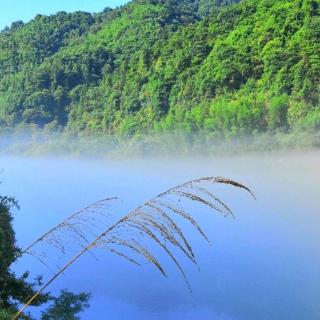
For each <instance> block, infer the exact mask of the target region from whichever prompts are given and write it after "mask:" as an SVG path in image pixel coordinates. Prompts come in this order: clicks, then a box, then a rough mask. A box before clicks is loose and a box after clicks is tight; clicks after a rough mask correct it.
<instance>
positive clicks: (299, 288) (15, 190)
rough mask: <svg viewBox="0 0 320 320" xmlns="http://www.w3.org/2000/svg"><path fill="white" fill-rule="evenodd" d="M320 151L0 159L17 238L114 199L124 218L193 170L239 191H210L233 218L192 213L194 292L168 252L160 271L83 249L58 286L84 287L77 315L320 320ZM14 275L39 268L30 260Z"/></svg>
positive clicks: (120, 319)
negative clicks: (87, 304) (239, 185)
mask: <svg viewBox="0 0 320 320" xmlns="http://www.w3.org/2000/svg"><path fill="white" fill-rule="evenodd" d="M319 162H320V153H319V152H304V153H302V152H301V153H293V152H292V153H270V154H269V155H264V156H262V155H258V154H257V155H250V156H249V155H247V156H234V157H219V158H198V159H195V158H194V159H191V158H179V159H171V160H164V159H148V160H146V159H145V160H117V161H115V160H114V161H111V160H110V161H103V160H54V159H43V158H42V159H35V158H7V157H2V158H0V168H3V169H4V172H3V173H2V174H1V176H0V180H2V182H3V183H2V184H1V186H0V188H1V189H0V193H1V194H3V195H4V194H9V195H14V196H15V197H16V198H17V199H18V200H19V203H20V205H21V210H20V211H19V212H16V213H15V224H14V226H15V230H16V235H17V238H18V241H19V245H20V246H25V245H27V244H29V243H30V242H31V241H32V240H33V239H35V238H36V237H37V236H39V235H40V234H41V233H43V232H44V231H46V230H47V229H48V228H50V227H51V226H53V225H54V224H56V223H57V222H59V221H61V220H62V219H63V218H65V217H67V216H68V215H69V214H70V213H72V212H74V211H75V210H77V209H79V208H82V207H84V206H86V205H87V204H89V203H92V202H94V201H96V200H98V199H101V198H105V197H109V196H119V197H120V198H122V199H123V201H124V202H123V203H124V209H123V211H121V212H118V211H117V212H115V213H114V214H115V215H117V216H119V217H120V216H121V215H123V214H124V213H125V211H127V210H129V209H132V208H134V207H135V206H136V205H138V204H139V203H141V202H142V201H144V200H146V199H148V198H150V197H152V196H154V195H156V194H158V193H159V192H161V191H163V190H166V189H167V188H169V187H171V186H173V185H176V184H178V183H181V182H184V181H185V180H189V179H191V178H197V177H202V176H221V175H222V176H227V177H230V178H233V179H236V180H239V181H240V182H243V183H245V184H246V185H248V186H249V187H250V188H251V189H252V190H253V191H254V192H255V194H256V196H257V201H254V200H252V198H250V197H249V196H248V195H247V194H246V193H244V192H241V191H239V190H232V189H230V188H217V189H216V190H217V192H218V195H220V196H221V197H222V198H223V199H224V200H226V201H227V202H228V203H229V204H230V205H231V207H232V208H233V209H234V211H235V213H236V216H237V218H236V220H233V219H229V218H223V217H221V216H219V215H218V214H212V213H210V212H207V211H208V210H205V209H201V210H196V211H193V214H194V216H195V217H197V218H198V219H199V220H200V223H201V224H202V226H203V227H204V229H205V231H206V232H207V234H208V236H209V238H210V240H211V241H212V242H213V245H212V246H211V247H210V246H208V245H207V244H206V243H205V242H204V241H202V240H201V239H200V237H196V236H195V234H194V233H192V232H191V231H190V232H189V229H188V227H187V226H183V227H184V228H187V229H186V230H187V231H186V232H187V234H188V235H190V236H191V238H192V245H193V247H194V250H195V252H196V255H197V258H198V261H199V264H200V272H199V271H198V269H197V268H195V267H194V266H192V265H190V264H188V263H185V267H186V271H187V274H188V277H189V279H190V281H191V285H192V289H193V293H192V294H191V293H190V292H189V291H188V290H187V287H186V286H185V284H184V282H183V280H182V279H181V277H180V276H179V274H178V272H177V270H176V269H175V268H174V266H172V265H171V263H169V261H168V260H165V261H164V265H165V267H166V269H167V270H168V272H169V278H168V279H165V278H163V277H162V276H161V275H160V274H159V273H158V272H157V271H156V270H154V269H153V268H152V267H150V266H148V265H143V266H142V267H135V266H132V265H130V264H129V263H127V262H126V261H122V260H121V259H119V258H117V257H113V256H110V255H109V254H108V253H105V252H95V256H96V259H95V258H93V257H91V256H89V255H88V256H86V257H84V258H83V259H82V260H80V261H78V263H77V264H75V265H73V267H72V268H70V269H69V271H68V272H66V273H65V275H63V276H62V278H60V280H58V281H57V282H55V283H54V284H53V285H52V287H51V290H53V292H55V291H57V290H60V289H62V288H68V289H69V290H73V291H76V292H79V291H89V292H91V293H92V295H93V296H92V300H91V308H90V309H88V310H87V311H86V312H85V314H84V315H83V319H84V320H89V319H105V318H110V319H113V320H125V319H130V320H141V319H148V320H160V319H166V320H186V319H188V320H193V319H194V320H199V319H201V320H270V319H272V320H283V319H290V320H301V319H306V320H308V319H310V320H313V319H320V304H319V292H320V269H319V262H320V250H319V246H320V232H319V227H320V212H319V192H320V187H319V179H320V171H319ZM30 261H31V262H30V263H28V264H25V263H22V261H21V262H20V264H17V265H16V266H15V268H16V270H17V272H22V271H23V270H25V269H29V270H31V271H32V274H34V275H35V274H37V273H44V274H45V276H48V275H47V274H46V271H45V270H44V269H43V267H42V266H41V265H40V264H39V263H37V261H35V260H30Z"/></svg>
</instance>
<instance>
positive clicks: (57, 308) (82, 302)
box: [41, 290, 90, 320]
mask: <svg viewBox="0 0 320 320" xmlns="http://www.w3.org/2000/svg"><path fill="white" fill-rule="evenodd" d="M89 298H90V295H89V294H87V293H80V294H78V295H77V294H74V293H72V292H69V291H66V290H62V291H61V294H60V296H59V297H57V298H53V299H52V300H53V302H54V303H53V305H52V306H50V307H49V308H48V309H47V310H46V311H45V312H43V313H42V317H41V320H79V319H80V318H79V317H77V316H76V315H77V314H78V313H80V312H82V311H84V309H85V308H88V307H89V304H88V300H89Z"/></svg>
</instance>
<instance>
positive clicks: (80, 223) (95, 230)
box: [18, 197, 119, 269]
mask: <svg viewBox="0 0 320 320" xmlns="http://www.w3.org/2000/svg"><path fill="white" fill-rule="evenodd" d="M118 200H119V199H118V198H116V197H112V198H106V199H102V200H99V201H97V202H94V203H92V204H90V205H89V206H87V207H85V208H83V209H81V210H79V211H77V212H75V213H73V214H71V215H70V216H69V217H67V218H66V219H65V220H64V221H62V222H61V223H59V224H57V225H56V226H54V227H53V228H51V229H50V230H49V231H48V232H46V233H45V234H43V235H42V236H40V237H39V238H38V239H36V240H35V241H33V242H32V243H31V244H30V245H29V246H28V247H26V248H25V249H23V250H21V251H20V252H19V256H18V258H19V257H22V256H23V255H25V254H28V255H31V256H33V257H35V258H36V259H37V260H38V261H40V262H41V263H42V264H44V265H45V266H46V267H48V268H49V269H51V268H50V266H49V263H48V262H46V259H50V257H48V255H47V251H48V250H47V249H48V248H47V245H50V246H52V247H53V248H55V249H56V251H57V252H55V256H56V257H58V255H59V253H60V254H62V255H65V254H66V251H67V249H68V248H70V243H73V244H77V245H79V246H80V247H81V248H84V247H85V246H86V245H87V244H88V243H90V242H91V241H92V239H94V238H96V237H97V236H98V235H99V234H100V233H101V232H102V231H103V229H104V228H106V227H107V224H106V223H107V220H108V218H109V217H110V216H111V213H110V212H109V211H108V209H109V208H110V207H111V206H112V205H113V204H114V202H115V201H118ZM41 245H45V247H42V246H41Z"/></svg>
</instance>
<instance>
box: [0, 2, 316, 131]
mask: <svg viewBox="0 0 320 320" xmlns="http://www.w3.org/2000/svg"><path fill="white" fill-rule="evenodd" d="M232 2H238V1H220V0H219V1H218V0H183V1H178V0H135V1H132V2H130V3H129V4H127V5H125V6H122V7H120V8H117V9H106V10H104V11H103V12H101V13H98V14H94V15H91V14H88V13H82V12H76V13H72V14H67V13H64V12H60V13H58V14H56V15H52V16H48V17H47V16H41V15H38V16H37V17H36V18H35V19H34V20H32V21H31V22H29V23H27V24H23V23H21V22H17V23H14V24H13V25H12V26H11V28H7V29H5V30H3V31H2V32H1V34H0V126H1V128H2V129H3V130H4V129H5V128H11V129H12V128H15V129H14V130H17V128H18V129H19V128H20V129H23V128H29V127H34V126H36V127H40V128H44V129H45V130H57V129H58V130H64V131H66V132H69V133H73V134H80V133H81V134H89V135H94V134H115V135H134V134H139V133H146V132H150V131H159V132H163V131H170V130H184V131H187V132H196V131H204V132H209V133H210V134H213V135H216V136H218V137H228V136H238V135H247V134H255V133H258V132H265V131H270V132H276V131H284V132H286V131H289V130H294V129H296V128H298V129H303V130H311V131H312V130H318V129H319V127H320V109H319V91H320V81H319V80H320V79H319V77H320V32H319V30H320V2H319V0H275V1H270V0H261V1H256V0H242V1H240V2H239V3H233V4H232Z"/></svg>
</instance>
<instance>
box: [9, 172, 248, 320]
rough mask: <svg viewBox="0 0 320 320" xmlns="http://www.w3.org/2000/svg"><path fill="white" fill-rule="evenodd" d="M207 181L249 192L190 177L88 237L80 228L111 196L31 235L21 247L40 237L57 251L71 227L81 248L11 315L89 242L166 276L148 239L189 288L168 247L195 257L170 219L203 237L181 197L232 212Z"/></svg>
mask: <svg viewBox="0 0 320 320" xmlns="http://www.w3.org/2000/svg"><path fill="white" fill-rule="evenodd" d="M212 184H224V185H230V186H233V187H236V188H240V189H243V190H245V191H247V192H249V193H250V194H251V195H252V196H253V197H254V195H253V193H252V192H251V191H250V189H249V188H247V187H246V186H244V185H243V184H240V183H238V182H236V181H233V180H230V179H227V178H223V177H205V178H200V179H195V180H191V181H188V182H185V183H183V184H181V185H178V186H175V187H173V188H171V189H169V190H167V191H165V192H162V193H160V194H158V195H157V196H155V197H154V198H152V199H150V200H148V201H146V202H145V203H143V204H142V205H140V206H138V207H137V208H136V209H134V210H133V211H131V212H129V213H128V214H126V215H125V216H123V217H122V218H121V219H119V220H118V221H116V222H115V223H112V224H110V225H106V227H105V229H104V230H102V232H101V233H100V234H98V235H97V236H95V237H94V239H93V240H92V241H88V240H87V238H86V235H85V232H86V231H90V228H88V223H89V226H90V225H93V226H94V225H95V223H99V221H100V218H99V217H101V215H104V214H105V213H104V210H101V209H106V208H109V206H110V201H112V200H115V199H116V198H110V199H105V200H102V201H99V202H97V203H95V204H93V205H91V206H89V207H87V208H85V209H82V210H80V211H79V212H77V213H75V214H73V215H71V216H70V217H69V218H68V219H66V220H65V221H63V222H62V223H60V224H59V225H57V226H56V227H54V228H52V229H51V230H50V231H49V232H47V233H46V234H45V235H43V236H42V237H40V238H39V239H37V240H36V241H35V242H34V243H33V244H32V245H30V246H29V247H28V248H27V249H26V250H25V251H24V252H25V253H30V252H32V250H33V248H34V247H36V246H37V245H38V244H39V243H42V242H44V243H50V244H53V245H55V246H56V247H57V248H59V249H60V250H61V251H62V252H63V251H64V246H63V244H62V242H63V240H62V239H63V238H60V236H61V235H64V234H65V233H71V234H72V235H73V236H74V237H75V239H78V240H79V241H80V242H83V241H84V242H85V243H86V244H85V245H84V246H82V247H81V249H80V250H79V251H78V252H77V253H76V254H75V255H74V256H73V257H72V258H71V259H70V260H69V261H68V262H67V263H66V264H65V265H64V266H63V267H62V268H60V269H59V270H58V272H56V273H55V274H54V275H53V276H52V277H51V279H49V281H47V282H46V283H44V284H43V286H42V287H41V288H40V289H39V290H38V292H37V293H36V294H34V295H33V296H32V297H31V298H30V299H29V300H28V301H27V302H26V303H25V305H24V306H23V307H22V308H21V310H20V311H19V312H18V313H17V314H16V315H15V316H14V317H13V318H12V319H13V320H16V319H19V317H20V316H21V315H22V314H23V312H24V311H25V310H26V308H27V307H28V306H29V305H30V304H32V302H33V301H34V300H35V299H36V298H37V297H38V296H39V295H40V294H41V293H43V292H44V291H45V290H46V289H47V288H48V287H49V285H50V284H52V283H53V282H54V281H55V280H56V279H57V278H58V277H59V276H60V275H62V274H63V273H64V272H65V271H66V270H67V269H68V268H69V267H70V266H71V265H73V264H74V263H75V262H76V261H77V260H78V259H79V258H80V257H82V256H83V255H84V254H85V253H88V252H91V250H93V249H95V248H103V249H105V250H107V251H108V252H110V253H113V254H116V255H118V256H120V257H123V258H124V259H126V260H128V261H130V262H132V263H134V264H138V265H139V264H140V262H139V257H141V258H143V259H144V260H146V261H147V262H149V263H151V264H152V265H153V266H154V267H155V268H156V269H157V270H158V271H159V272H160V273H161V274H162V275H163V276H165V277H166V276H167V273H166V271H165V268H164V266H163V265H162V263H161V262H160V261H159V260H158V258H157V257H156V256H155V255H154V254H153V252H152V251H151V250H150V249H149V248H148V242H150V241H152V242H153V243H155V244H156V245H157V246H158V247H159V248H161V249H162V250H163V252H164V253H165V254H166V255H167V256H168V257H169V258H170V259H171V260H172V261H173V263H174V264H175V265H176V267H177V268H178V269H179V271H180V273H181V275H182V276H183V278H184V280H185V282H186V284H187V285H188V287H189V289H190V290H191V288H190V284H189V281H188V279H187V276H186V274H185V272H184V270H183V267H182V265H181V263H180V262H179V261H178V259H177V254H176V253H175V252H174V251H173V249H177V250H178V251H180V252H181V253H182V255H183V256H185V257H186V258H187V259H188V260H190V261H191V262H192V263H194V264H197V260H196V257H195V254H194V250H193V248H192V246H191V244H190V242H189V240H188V239H187V237H186V235H185V234H184V232H183V230H182V229H181V228H180V226H179V224H178V223H177V222H176V218H178V217H180V218H182V219H184V220H185V221H187V222H188V223H190V224H191V225H192V226H193V227H194V229H195V230H196V231H197V232H198V233H199V235H200V236H201V237H203V238H204V239H205V240H206V241H207V242H209V239H208V237H207V235H206V234H205V232H204V231H203V230H202V228H201V226H200V225H199V224H198V222H197V220H196V219H195V218H194V217H193V215H191V213H190V212H188V211H187V210H186V209H184V208H183V206H182V200H189V201H192V202H195V203H197V204H201V205H203V206H205V207H207V208H208V209H210V210H213V211H215V212H218V213H220V214H222V215H223V216H232V217H233V216H234V215H233V212H232V210H231V209H230V208H229V207H228V205H227V204H226V203H225V202H223V201H222V200H221V199H220V198H218V197H216V196H215V195H214V194H213V193H212V192H211V191H210V189H209V186H210V185H212ZM97 209H98V210H97ZM97 212H98V214H97ZM101 212H102V213H101ZM96 214H97V215H96ZM84 226H85V227H84Z"/></svg>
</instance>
